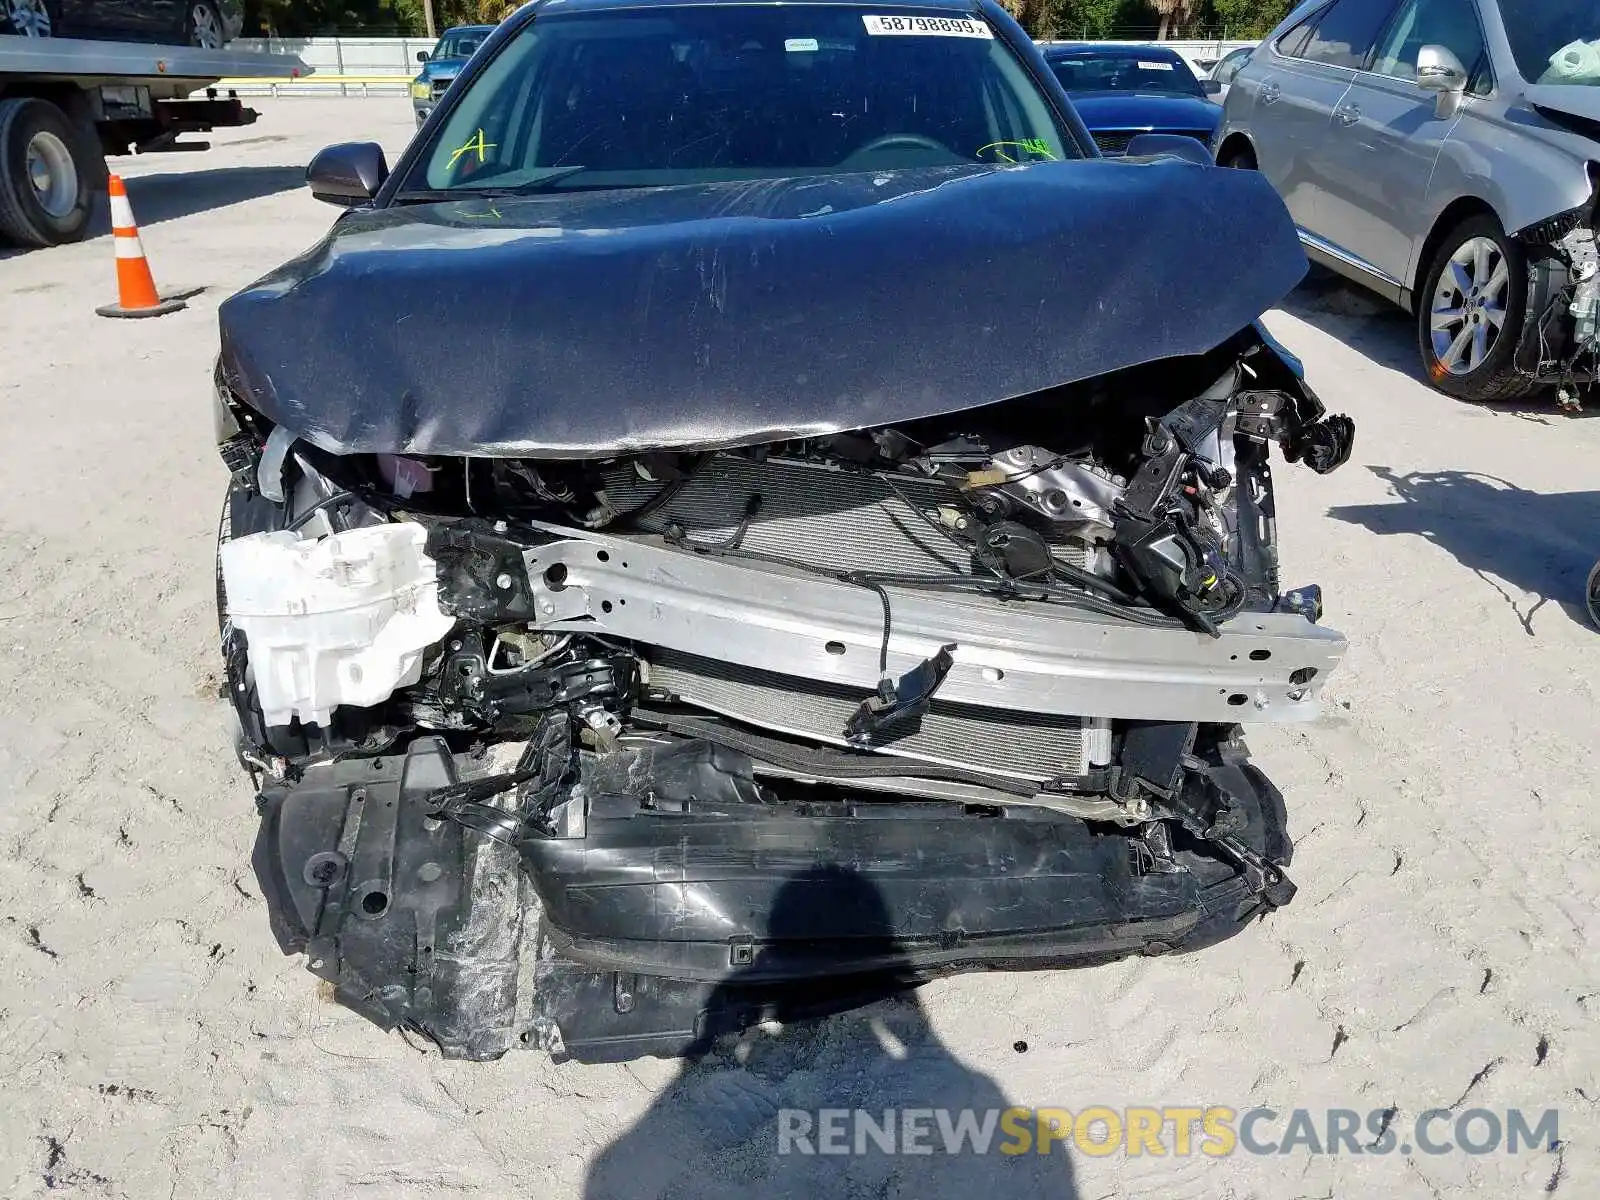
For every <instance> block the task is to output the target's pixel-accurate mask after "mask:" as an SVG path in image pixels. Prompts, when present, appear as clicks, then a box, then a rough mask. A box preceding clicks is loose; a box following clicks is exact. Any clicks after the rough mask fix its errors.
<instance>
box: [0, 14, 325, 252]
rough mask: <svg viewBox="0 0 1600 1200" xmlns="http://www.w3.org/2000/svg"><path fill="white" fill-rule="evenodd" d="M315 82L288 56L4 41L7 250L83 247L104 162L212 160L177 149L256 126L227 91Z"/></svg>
mask: <svg viewBox="0 0 1600 1200" xmlns="http://www.w3.org/2000/svg"><path fill="white" fill-rule="evenodd" d="M309 74H311V68H309V67H307V66H306V65H305V63H303V62H301V61H300V59H298V58H296V57H295V56H294V55H290V54H258V53H253V52H249V51H242V50H238V51H234V50H225V49H224V50H206V49H203V48H201V47H198V46H159V45H149V44H145V43H138V42H100V41H86V40H82V39H79V38H33V37H18V36H15V35H12V34H4V35H0V242H4V241H11V242H14V243H16V244H17V245H20V246H52V245H58V244H60V243H62V242H75V241H77V240H79V239H80V238H82V237H83V235H84V232H85V231H86V230H87V228H88V226H89V217H90V214H91V213H92V211H93V207H94V198H95V195H96V194H97V193H99V192H101V191H103V190H104V188H105V181H106V175H107V168H106V162H105V160H106V158H107V157H110V156H113V155H119V154H149V153H154V152H156V151H172V150H205V149H207V148H208V147H209V146H210V143H209V142H204V141H179V140H178V139H179V138H180V137H182V136H183V135H185V134H195V133H209V132H210V131H211V130H213V129H219V128H226V127H229V126H235V125H250V124H253V123H254V122H255V119H256V117H257V115H258V114H257V113H256V112H255V110H254V109H250V108H246V107H245V106H244V105H243V104H241V103H240V102H239V98H238V96H237V95H235V94H234V93H232V92H228V93H226V94H219V92H218V90H217V89H216V87H215V86H213V85H215V84H216V83H217V82H218V81H219V80H223V79H292V78H298V77H300V76H304V75H309ZM197 92H199V93H203V94H201V95H195V93H197Z"/></svg>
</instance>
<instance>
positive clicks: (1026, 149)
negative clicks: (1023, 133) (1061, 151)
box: [973, 138, 1056, 163]
mask: <svg viewBox="0 0 1600 1200" xmlns="http://www.w3.org/2000/svg"><path fill="white" fill-rule="evenodd" d="M1003 146H1012V147H1015V148H1016V149H1018V150H1020V151H1021V152H1022V153H1023V154H1034V155H1037V156H1038V157H1040V158H1043V159H1048V160H1049V161H1051V162H1054V161H1055V157H1056V156H1055V154H1054V153H1053V152H1052V151H1051V149H1050V146H1049V144H1048V143H1047V142H1046V141H1045V140H1044V139H1043V138H1028V139H1026V140H1025V141H1020V142H990V143H989V144H988V145H987V146H979V147H978V149H977V151H976V152H975V153H974V155H973V157H974V158H977V157H980V156H981V155H982V154H983V152H984V151H985V150H993V151H994V154H995V157H996V158H998V159H999V160H1000V161H1001V162H1008V163H1015V162H1016V161H1017V160H1016V159H1014V158H1012V157H1011V156H1010V155H1009V154H1007V153H1006V152H1005V150H1003V149H1001V147H1003Z"/></svg>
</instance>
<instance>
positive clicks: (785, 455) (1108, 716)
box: [217, 0, 1354, 1060]
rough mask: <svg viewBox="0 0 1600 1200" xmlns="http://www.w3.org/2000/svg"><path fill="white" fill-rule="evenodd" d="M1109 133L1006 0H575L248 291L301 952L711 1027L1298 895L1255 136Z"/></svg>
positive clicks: (1277, 414)
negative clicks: (1212, 145)
mask: <svg viewBox="0 0 1600 1200" xmlns="http://www.w3.org/2000/svg"><path fill="white" fill-rule="evenodd" d="M1133 149H1134V151H1135V153H1134V155H1133V156H1131V157H1129V158H1127V159H1121V160H1118V161H1115V162H1112V161H1103V160H1100V159H1099V158H1098V157H1097V156H1096V153H1095V150H1094V148H1093V143H1092V141H1091V140H1090V139H1089V137H1088V135H1087V133H1086V132H1085V130H1084V128H1083V126H1082V124H1081V122H1080V121H1079V120H1078V119H1077V117H1076V116H1075V115H1074V113H1073V111H1072V108H1071V105H1070V104H1069V102H1068V101H1067V99H1066V97H1065V96H1064V95H1063V94H1062V92H1061V90H1060V87H1059V85H1058V84H1057V83H1056V82H1055V80H1054V78H1053V76H1052V75H1051V74H1050V72H1049V71H1048V70H1047V68H1046V67H1045V64H1044V63H1043V61H1042V60H1041V59H1040V57H1039V55H1038V52H1037V51H1036V50H1035V49H1034V48H1033V47H1032V44H1031V43H1030V42H1029V41H1028V40H1027V38H1026V37H1025V36H1024V35H1023V34H1022V32H1021V30H1020V29H1019V28H1018V27H1017V26H1016V24H1015V23H1014V22H1013V21H1012V20H1011V19H1010V18H1009V17H1008V16H1006V15H1005V14H1004V13H1003V11H1002V10H1001V9H999V8H998V7H997V6H995V5H993V4H991V3H987V2H979V3H972V2H971V0H941V2H937V3H929V4H915V5H896V4H854V3H844V4H809V3H798V4H795V3H783V4H778V3H731V4H727V3H724V4H714V5H712V4H698V3H693V2H684V3H673V2H666V3H663V2H661V0H654V2H651V3H648V4H641V3H637V2H635V0H547V2H545V3H535V4H533V5H530V6H529V7H527V8H525V9H523V10H522V11H521V12H520V13H518V14H517V15H516V16H514V17H513V18H511V19H509V20H508V21H507V22H505V23H504V24H503V25H502V26H501V27H500V28H499V29H498V30H497V31H496V33H495V34H494V35H493V37H492V38H491V39H490V40H489V42H487V43H486V44H485V46H484V48H483V49H482V51H481V52H480V53H479V54H478V55H477V57H476V58H475V59H474V60H473V63H472V65H471V66H470V67H469V68H468V69H467V70H466V71H465V72H464V73H463V75H462V77H461V78H460V79H459V80H458V81H457V84H456V86H455V88H454V89H452V92H451V95H450V97H449V98H448V99H447V100H446V101H445V103H444V104H443V105H442V106H441V108H440V109H439V110H438V111H437V112H436V113H435V114H434V115H433V117H432V118H430V120H429V122H428V123H427V125H426V126H425V128H424V129H423V130H422V131H421V133H420V134H419V135H418V137H417V139H416V141H415V142H414V143H413V144H412V146H411V147H410V148H409V149H408V150H407V151H406V153H405V155H404V156H403V158H402V159H401V161H400V162H399V163H398V165H397V166H396V167H395V170H394V172H393V173H392V174H390V173H389V172H388V171H387V168H386V164H385V163H384V160H383V156H382V154H381V152H380V151H379V150H378V149H377V148H376V147H374V146H365V145H354V146H350V145H347V146H339V147H332V148H330V149H329V150H327V151H324V152H323V154H322V155H321V156H319V158H318V159H317V161H316V162H315V163H313V165H312V167H311V168H310V172H309V175H310V182H311V187H312V189H313V191H314V192H315V193H317V194H318V195H320V196H322V197H324V198H327V199H333V200H336V201H338V202H340V203H344V204H347V205H349V206H350V207H351V211H350V212H348V213H346V214H344V215H343V216H342V217H341V219H340V220H339V221H338V222H337V223H336V224H335V225H334V227H333V229H332V230H331V232H330V233H329V234H328V236H327V237H326V238H325V239H324V240H323V241H322V242H321V243H320V244H318V245H317V246H315V247H313V248H312V249H311V250H309V251H307V252H306V253H305V254H303V255H301V256H300V257H298V258H296V259H294V260H293V261H291V262H289V263H287V264H286V265H285V266H283V267H282V268H280V269H279V270H277V271H275V272H273V273H272V274H270V275H268V276H266V277H265V278H263V279H261V280H259V281H258V282H257V283H255V284H253V285H251V286H250V287H248V288H246V289H245V290H244V291H242V292H240V293H239V294H238V295H236V296H234V297H233V298H231V299H230V300H228V301H227V302H226V303H225V304H224V305H223V307H222V312H221V327H222V353H221V357H220V360H219V363H218V369H217V385H218V414H219V443H220V446H221V451H222V455H223V458H224V460H225V461H226V462H227V464H228V466H229V467H230V469H231V470H232V472H233V481H232V484H231V487H230V491H229V495H228V500H227V506H226V510H225V514H224V521H223V529H222V540H221V547H220V551H219V577H218V583H219V604H220V609H221V620H222V649H223V655H224V658H225V660H226V665H227V678H228V681H229V688H230V692H231V695H232V699H233V704H234V707H235V709H236V711H237V714H238V717H239V722H240V757H241V759H242V761H243V762H244V764H245V765H246V766H247V768H248V769H249V771H250V772H251V774H252V777H253V779H254V781H255V783H256V785H257V788H258V792H259V799H258V803H259V807H260V812H261V821H262V823H261V831H260V837H259V841H258V844H257V847H256V853H255V868H256V871H257V874H258V877H259V879H260V882H261V886H262V889H263V891H264V894H265V896H266V899H267V904H268V906H269V910H270V915H271V919H272V924H273V929H274V931H275V933H276V935H277V938H278V940H279V942H280V944H281V945H282V947H283V948H284V950H285V951H286V952H290V953H304V954H305V955H306V956H307V958H308V960H309V963H310V966H311V969H312V970H313V971H314V972H315V973H316V974H318V975H319V976H321V977H322V978H324V979H326V980H328V981H330V982H331V983H333V984H334V985H335V986H336V988H337V994H338V997H339V999H340V1000H341V1001H342V1002H343V1003H345V1004H347V1005H349V1006H350V1007H351V1008H353V1009H355V1010H357V1011H359V1012H361V1013H363V1014H365V1015H366V1016H368V1017H370V1018H371V1019H373V1020H374V1021H377V1022H379V1023H380V1024H382V1025H384V1026H385V1027H395V1026H401V1027H405V1028H409V1029H414V1030H418V1031H421V1032H423V1033H425V1034H426V1035H427V1036H428V1037H430V1038H432V1039H433V1040H434V1041H435V1042H437V1043H438V1045H439V1046H440V1047H441V1048H442V1049H443V1051H444V1052H445V1053H446V1054H449V1055H455V1056H463V1057H471V1058H487V1057H493V1056H495V1055H497V1054H500V1053H502V1052H504V1051H505V1050H507V1049H508V1048H511V1047H513V1046H516V1045H518V1044H519V1043H521V1044H531V1045H537V1046H541V1047H543V1048H545V1049H548V1050H550V1051H552V1052H554V1053H556V1054H558V1055H564V1056H571V1057H575V1058H579V1059H588V1060H598V1059H614V1058H622V1057H629V1056H633V1055H637V1054H641V1053H658V1054H680V1053H686V1052H694V1051H695V1050H696V1049H697V1048H701V1047H704V1046H705V1045H706V1044H707V1043H708V1041H709V1040H710V1039H711V1038H714V1037H715V1036H716V1035H717V1034H719V1033H721V1032H724V1031H728V1030H737V1029H739V1028H742V1027H746V1026H748V1025H749V1024H751V1023H752V1022H755V1021H759V1020H762V1019H763V1018H765V1017H771V1016H776V1017H778V1018H779V1019H784V1018H789V1017H793V1016H796V1015H802V1014H807V1013H819V1012H826V1011H829V1010H830V1009H832V1008H837V1007H838V1006H841V1005H848V1004H851V1003H855V1002H858V1001H860V1000H861V999H864V998H867V997H870V996H873V995H877V994H882V993H883V992H884V991H886V990H892V989H894V988H900V987H906V986H910V985H914V984H915V983H917V982H919V981H921V980H924V979H927V978H929V977H930V976H933V975H936V974H939V973H944V972H950V971H958V970H967V969H983V968H1028V967H1045V966H1062V965H1075V964H1088V963H1094V962H1104V961H1107V960H1110V959H1114V958H1117V957H1120V956H1123V955H1128V954H1159V953H1166V952H1172V951H1181V950H1189V949H1196V948H1199V947H1202V946H1205V945H1208V944H1211V943H1214V942H1216V941H1218V940H1219V939H1221V938H1224V937H1226V936H1228V935H1230V934H1231V933H1233V932H1235V931H1236V930H1238V929H1239V928H1240V927H1241V926H1242V925H1244V924H1245V923H1246V922H1248V921H1249V920H1250V919H1251V918H1252V917H1254V916H1256V915H1258V914H1260V913H1262V912H1264V911H1267V910H1269V909H1271V908H1273V907H1275V906H1279V905H1282V904H1284V903H1287V902H1288V900H1289V898H1290V897H1291V896H1292V894H1293V890H1294V889H1293V885H1292V884H1291V883H1290V882H1289V880H1288V878H1287V876H1286V874H1285V866H1286V865H1287V863H1288V860H1289V855H1290V842H1289V838H1288V836H1287V833H1286V830H1285V816H1284V807H1283V802H1282V799H1281V797H1280V796H1279V794H1278V792H1277V791H1276V790H1275V789H1274V788H1273V786H1272V785H1271V783H1270V782H1268V781H1267V779H1265V778H1264V777H1263V776H1262V775H1261V773H1260V772H1259V771H1258V770H1257V769H1256V768H1255V767H1254V766H1252V765H1251V763H1250V762H1249V759H1248V755H1247V751H1246V748H1245V745H1244V742H1243V740H1242V735H1241V723H1244V722H1279V721H1308V720H1312V719H1313V718H1314V717H1315V716H1316V714H1317V711H1318V693H1319V689H1320V688H1321V687H1322V686H1323V684H1324V682H1325V681H1326V680H1327V678H1328V676H1329V675H1330V673H1331V672H1332V671H1333V669H1334V668H1335V667H1336V666H1337V664H1338V662H1339V660H1340V657H1341V655H1342V654H1343V651H1344V647H1345V643H1344V639H1343V638H1342V637H1341V636H1340V635H1339V634H1337V633H1335V632H1333V631H1331V630H1328V629H1326V628H1323V627H1322V626H1321V625H1319V624H1318V619H1319V617H1320V615H1321V602H1320V596H1319V593H1318V592H1317V590H1316V588H1314V587H1309V586H1308V587H1301V588H1298V589H1292V590H1291V589H1286V588H1285V587H1284V586H1283V585H1281V584H1280V581H1279V578H1278V569H1277V541H1276V539H1277V530H1276V526H1275V521H1274V500H1273V487H1274V480H1273V477H1272V475H1271V472H1270V469H1269V457H1270V454H1269V452H1270V449H1271V448H1272V447H1273V446H1277V447H1279V448H1280V450H1281V452H1282V453H1283V455H1284V457H1285V458H1286V459H1287V460H1288V461H1290V462H1295V463H1303V464H1305V465H1307V466H1309V467H1310V468H1311V469H1313V470H1314V471H1317V472H1325V471H1328V470H1331V469H1333V468H1334V467H1336V466H1338V465H1339V464H1340V463H1341V462H1343V461H1344V459H1345V458H1346V457H1347V456H1348V454H1349V451H1350V445H1351V440H1352V438H1353V434H1354V431H1353V428H1352V426H1351V423H1350V422H1349V420H1348V419H1347V418H1344V417H1329V416H1327V415H1326V414H1325V413H1324V411H1323V408H1322V405H1321V404H1320V403H1319V402H1318V400H1317V398H1316V396H1315V395H1314V394H1313V393H1312V391H1311V389H1310V388H1309V387H1308V386H1307V385H1306V383H1305V381H1304V380H1303V379H1302V377H1301V371H1300V368H1299V365H1298V364H1297V363H1296V362H1295V360H1294V359H1293V358H1292V357H1291V356H1290V355H1288V354H1287V353H1286V352H1285V351H1284V350H1282V349H1281V348H1280V347H1278V346H1276V345H1275V344H1274V343H1273V342H1272V341H1271V339H1270V338H1269V337H1268V336H1267V335H1266V334H1265V332H1264V331H1263V330H1262V329H1261V327H1260V326H1259V325H1258V324H1257V318H1258V317H1259V315H1260V314H1261V313H1262V312H1263V311H1264V310H1265V309H1267V308H1268V307H1269V306H1271V305H1272V304H1273V303H1275V302H1276V301H1277V300H1278V299H1280V298H1281V297H1282V296H1283V295H1284V294H1285V293H1286V292H1287V291H1288V290H1289V289H1290V288H1291V287H1292V286H1293V285H1294V284H1295V282H1296V281H1297V280H1298V279H1299V277H1300V275H1301V273H1302V271H1303V270H1304V267H1305V260H1304V258H1303V257H1302V254H1301V251H1300V249H1299V246H1298V243H1297V241H1296V237H1295V231H1294V227H1293V226H1292V224H1291V223H1290V221H1289V218H1288V216H1287V214H1286V213H1285V211H1284V208H1283V205H1282V204H1281V202H1280V201H1279V200H1278V199H1277V197H1276V196H1275V195H1274V194H1273V192H1272V190H1271V188H1270V187H1269V186H1268V185H1267V184H1266V183H1265V182H1264V181H1263V180H1261V179H1260V178H1259V177H1258V176H1256V175H1253V174H1250V173H1245V172H1237V171H1225V170H1221V169H1217V168H1212V167H1209V166H1201V165H1195V164H1193V163H1190V162H1185V161H1182V160H1181V159H1179V158H1176V157H1161V156H1151V155H1144V156H1141V155H1140V153H1139V147H1137V146H1135V147H1134V148H1133Z"/></svg>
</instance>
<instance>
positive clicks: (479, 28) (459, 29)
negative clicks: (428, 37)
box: [439, 25, 496, 38]
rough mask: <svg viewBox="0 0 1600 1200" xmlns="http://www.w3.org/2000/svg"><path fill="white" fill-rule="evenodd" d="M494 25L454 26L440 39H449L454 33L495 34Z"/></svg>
mask: <svg viewBox="0 0 1600 1200" xmlns="http://www.w3.org/2000/svg"><path fill="white" fill-rule="evenodd" d="M495 29H496V26H494V25H452V26H450V28H449V29H446V30H445V31H444V32H443V33H441V34H440V35H439V36H440V37H442V38H443V37H449V36H450V35H451V34H452V33H493V32H494V31H495Z"/></svg>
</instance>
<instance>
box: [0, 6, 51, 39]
mask: <svg viewBox="0 0 1600 1200" xmlns="http://www.w3.org/2000/svg"><path fill="white" fill-rule="evenodd" d="M55 32H56V20H55V13H54V12H53V11H51V7H50V5H49V4H48V3H47V0H0V33H11V34H15V35H16V36H17V37H31V38H47V37H54V36H55Z"/></svg>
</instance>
